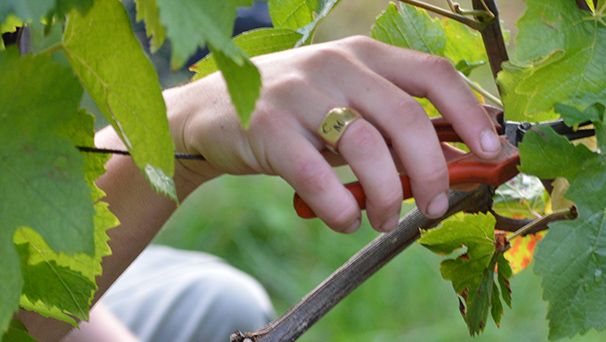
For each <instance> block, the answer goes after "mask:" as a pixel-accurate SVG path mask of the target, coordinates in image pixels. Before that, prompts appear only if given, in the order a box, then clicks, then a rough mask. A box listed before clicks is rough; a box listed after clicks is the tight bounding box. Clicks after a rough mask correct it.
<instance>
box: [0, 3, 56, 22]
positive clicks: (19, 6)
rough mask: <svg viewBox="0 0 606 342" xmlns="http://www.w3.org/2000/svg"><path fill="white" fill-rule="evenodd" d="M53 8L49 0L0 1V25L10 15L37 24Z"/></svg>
mask: <svg viewBox="0 0 606 342" xmlns="http://www.w3.org/2000/svg"><path fill="white" fill-rule="evenodd" d="M53 7H54V1H49V0H4V1H0V23H3V22H4V21H5V20H6V18H7V17H8V16H9V15H10V14H14V15H16V16H17V17H18V18H19V19H21V20H23V21H24V22H31V23H39V22H40V19H42V17H43V16H45V15H46V14H48V12H49V11H51V10H52V9H53Z"/></svg>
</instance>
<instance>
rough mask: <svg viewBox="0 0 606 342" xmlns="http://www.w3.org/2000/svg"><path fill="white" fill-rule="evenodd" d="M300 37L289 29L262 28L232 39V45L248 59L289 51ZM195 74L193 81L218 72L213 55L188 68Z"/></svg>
mask: <svg viewBox="0 0 606 342" xmlns="http://www.w3.org/2000/svg"><path fill="white" fill-rule="evenodd" d="M301 37H302V35H301V34H300V33H297V32H296V31H293V30H291V29H279V28H262V29H257V30H253V31H248V32H245V33H242V34H240V35H238V36H237V37H235V38H234V44H236V46H237V47H239V48H240V49H242V51H244V53H246V55H247V56H249V57H255V56H259V55H265V54H268V53H272V52H278V51H283V50H287V49H291V48H293V47H294V46H295V44H296V43H297V42H298V41H299V39H301ZM190 70H193V71H195V72H196V74H195V75H194V77H193V78H192V80H193V81H195V80H198V79H201V78H203V77H204V76H207V75H209V74H212V73H213V72H215V71H217V70H219V67H218V66H217V63H216V61H215V58H214V55H213V54H209V55H208V56H206V57H205V58H204V59H202V60H200V61H198V62H197V63H196V64H194V65H192V66H191V67H190Z"/></svg>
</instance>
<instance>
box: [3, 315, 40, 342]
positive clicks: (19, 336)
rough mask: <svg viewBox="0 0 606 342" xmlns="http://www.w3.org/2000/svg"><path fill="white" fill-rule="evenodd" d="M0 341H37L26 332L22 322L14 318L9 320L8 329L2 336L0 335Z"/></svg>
mask: <svg viewBox="0 0 606 342" xmlns="http://www.w3.org/2000/svg"><path fill="white" fill-rule="evenodd" d="M0 341H4V342H37V340H36V339H34V338H33V337H31V336H30V335H29V334H28V333H27V328H26V327H25V325H24V324H23V323H21V322H20V321H18V320H16V319H14V320H12V321H11V324H10V326H9V327H8V330H7V331H6V333H5V334H4V336H1V335H0Z"/></svg>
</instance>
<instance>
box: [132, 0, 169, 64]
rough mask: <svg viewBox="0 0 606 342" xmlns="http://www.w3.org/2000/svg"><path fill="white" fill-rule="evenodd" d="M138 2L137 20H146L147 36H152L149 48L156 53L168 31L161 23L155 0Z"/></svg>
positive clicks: (136, 2) (136, 0) (140, 0)
mask: <svg viewBox="0 0 606 342" xmlns="http://www.w3.org/2000/svg"><path fill="white" fill-rule="evenodd" d="M135 4H137V22H140V21H141V20H143V21H145V32H146V33H147V38H151V39H150V42H149V49H150V51H151V53H155V52H156V51H158V49H160V47H161V46H162V44H164V41H165V40H166V31H165V29H164V26H162V24H160V17H159V9H158V5H156V1H155V0H135Z"/></svg>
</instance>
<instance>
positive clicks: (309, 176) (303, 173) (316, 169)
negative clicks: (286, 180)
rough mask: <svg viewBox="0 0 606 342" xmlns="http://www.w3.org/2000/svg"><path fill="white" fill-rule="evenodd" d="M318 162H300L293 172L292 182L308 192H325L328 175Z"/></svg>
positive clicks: (328, 180)
mask: <svg viewBox="0 0 606 342" xmlns="http://www.w3.org/2000/svg"><path fill="white" fill-rule="evenodd" d="M320 163H321V161H316V160H307V161H303V162H301V163H300V164H299V165H298V166H299V167H298V168H297V171H296V172H295V174H294V182H295V183H297V184H298V185H300V187H301V188H302V189H306V190H307V192H309V193H322V192H325V191H326V189H327V188H328V185H329V183H330V175H329V174H327V173H326V172H323V167H322V165H320Z"/></svg>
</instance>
